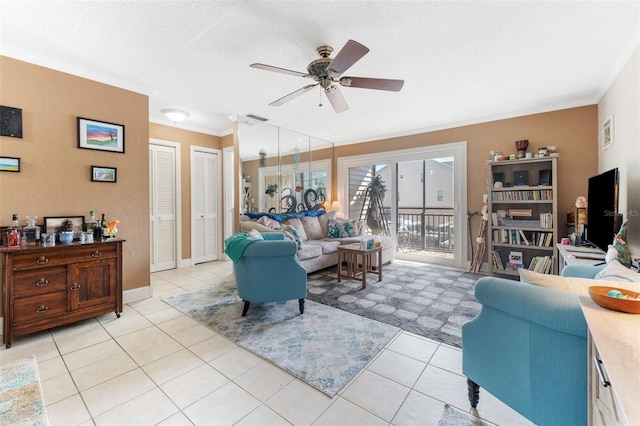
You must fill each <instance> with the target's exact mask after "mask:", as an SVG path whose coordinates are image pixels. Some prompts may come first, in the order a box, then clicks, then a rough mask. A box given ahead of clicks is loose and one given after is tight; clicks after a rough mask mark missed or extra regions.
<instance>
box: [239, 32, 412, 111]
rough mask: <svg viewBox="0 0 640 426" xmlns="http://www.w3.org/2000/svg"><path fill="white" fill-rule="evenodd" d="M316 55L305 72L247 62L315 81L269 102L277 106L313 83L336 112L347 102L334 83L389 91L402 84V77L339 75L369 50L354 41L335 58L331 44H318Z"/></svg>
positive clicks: (342, 109)
mask: <svg viewBox="0 0 640 426" xmlns="http://www.w3.org/2000/svg"><path fill="white" fill-rule="evenodd" d="M317 51H318V54H319V55H320V58H319V59H316V60H315V61H312V62H311V63H310V64H309V65H307V73H303V72H298V71H292V70H288V69H285V68H279V67H274V66H271V65H265V64H251V65H250V66H251V67H253V68H258V69H261V70H266V71H273V72H279V73H282V74H289V75H295V76H297V77H305V78H311V79H313V80H315V81H316V82H317V83H315V84H309V85H307V86H304V87H303V88H301V89H298V90H296V91H294V92H291V93H289V94H288V95H286V96H283V97H282V98H280V99H278V100H276V101H274V102H271V103H270V104H269V105H272V106H280V105H282V104H284V103H286V102H289V101H290V100H292V99H294V98H296V97H298V96H300V95H302V94H303V93H306V92H308V91H309V90H311V89H313V88H314V87H316V86H320V87H321V88H322V89H324V92H325V94H326V95H327V98H328V99H329V102H331V106H332V107H333V109H334V111H335V112H336V113H340V112H344V111H346V110H348V109H349V105H347V102H346V101H345V99H344V97H343V96H342V93H341V92H340V90H339V89H338V84H339V85H340V86H343V87H357V88H361V89H375V90H389V91H392V92H399V91H400V89H402V86H403V85H404V80H391V79H385V78H367V77H340V76H341V75H342V73H344V72H345V71H346V70H348V69H349V68H350V67H351V66H352V65H353V64H355V63H356V62H358V61H359V60H360V58H362V57H363V56H364V55H366V54H367V53H368V52H369V48H368V47H366V46H364V45H362V44H360V43H358V42H357V41H354V40H349V41H348V42H347V44H345V45H344V47H343V48H342V49H341V50H340V51H339V52H338V54H337V55H336V57H335V58H330V57H329V56H331V53H332V52H333V47H331V46H320V47H318V49H317Z"/></svg>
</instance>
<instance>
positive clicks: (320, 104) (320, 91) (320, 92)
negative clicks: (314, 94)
mask: <svg viewBox="0 0 640 426" xmlns="http://www.w3.org/2000/svg"><path fill="white" fill-rule="evenodd" d="M318 93H319V94H320V103H319V104H318V106H319V107H321V106H322V89H320V90H319V91H318Z"/></svg>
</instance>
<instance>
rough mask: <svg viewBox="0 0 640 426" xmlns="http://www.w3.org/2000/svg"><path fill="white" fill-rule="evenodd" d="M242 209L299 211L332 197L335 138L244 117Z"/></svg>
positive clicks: (241, 131) (241, 125) (240, 136)
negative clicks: (331, 139) (329, 140)
mask: <svg viewBox="0 0 640 426" xmlns="http://www.w3.org/2000/svg"><path fill="white" fill-rule="evenodd" d="M238 142H239V152H240V168H241V176H242V179H241V184H240V194H241V195H242V199H241V210H242V213H247V212H270V213H278V214H281V213H294V212H299V211H304V210H318V209H321V208H326V206H327V205H328V204H330V203H331V199H330V195H331V194H330V189H331V167H332V161H333V144H332V143H331V142H327V141H325V140H322V139H318V138H314V137H311V136H309V135H304V134H302V133H298V132H294V131H291V130H288V129H283V128H281V127H277V126H273V125H270V124H267V123H264V122H259V121H257V120H253V119H250V118H247V117H242V118H241V119H240V120H239V125H238Z"/></svg>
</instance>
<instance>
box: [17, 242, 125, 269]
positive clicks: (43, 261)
mask: <svg viewBox="0 0 640 426" xmlns="http://www.w3.org/2000/svg"><path fill="white" fill-rule="evenodd" d="M116 254H117V251H116V246H115V244H95V245H87V246H83V245H76V246H74V247H73V250H70V249H69V250H66V249H63V250H54V251H37V252H31V253H20V254H16V255H15V256H14V258H13V267H14V269H17V270H21V269H27V268H46V267H49V266H52V265H66V264H68V263H73V262H84V261H87V260H96V259H103V258H111V257H114V256H116Z"/></svg>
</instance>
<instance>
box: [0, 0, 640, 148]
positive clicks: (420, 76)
mask: <svg viewBox="0 0 640 426" xmlns="http://www.w3.org/2000/svg"><path fill="white" fill-rule="evenodd" d="M0 6H1V10H2V14H1V17H0V24H1V27H0V37H1V38H0V53H1V54H3V55H6V56H11V57H14V58H17V59H22V60H26V61H29V62H33V63H37V64H40V65H44V66H47V67H50V68H54V69H58V70H61V71H65V72H69V73H72V74H76V75H80V76H83V77H87V78H91V79H94V80H98V81H101V82H105V83H108V84H112V85H116V86H119V87H124V88H126V89H130V90H134V91H137V92H141V93H145V94H147V95H149V116H150V120H151V121H154V122H159V123H164V124H171V123H170V122H169V121H168V120H167V119H166V118H165V117H164V116H163V115H162V113H161V110H162V109H165V108H178V109H184V110H186V111H188V112H189V113H190V117H189V118H188V119H187V120H186V121H185V122H183V123H181V124H179V125H178V126H180V127H184V128H186V129H191V130H197V131H202V132H206V133H210V134H214V135H219V136H221V135H224V134H228V133H229V132H230V129H231V127H232V124H231V121H229V119H228V116H231V115H243V114H255V115H258V116H262V117H266V118H268V119H269V123H270V124H275V125H279V126H282V127H285V128H287V129H291V130H295V131H299V132H302V133H305V134H309V135H312V136H315V137H318V138H321V139H325V140H328V141H331V142H335V143H336V144H342V143H349V142H354V141H363V140H371V139H377V138H380V137H385V136H391V135H400V134H410V133H418V132H421V131H427V130H432V129H438V128H445V127H450V126H454V125H460V124H466V123H473V122H480V121H486V120H491V119H498V118H504V117H511V116H516V115H521V114H528V113H535V112H542V111H549V110H554V109H561V108H567V107H573V106H580V105H588V104H593V103H596V102H598V100H599V99H600V97H601V95H602V94H603V93H604V91H605V90H606V89H607V87H608V86H609V84H611V82H612V81H613V78H614V77H615V75H616V74H617V72H618V71H619V70H620V68H621V67H622V65H624V62H625V61H626V60H627V59H628V57H629V55H630V53H631V52H632V51H633V48H635V46H637V44H638V41H639V40H640V36H639V27H638V23H639V22H640V3H639V2H638V1H626V2H622V1H614V2H582V1H580V2H577V1H567V2H559V1H550V2H538V1H535V2H529V1H512V2H504V1H500V2H484V1H483V2H450V1H447V2H436V1H427V2H418V1H414V2H395V1H393V2H392V1H388V2H379V1H378V2H362V1H361V2H357V1H349V2H346V1H333V2H325V1H322V2H281V1H274V2H262V1H260V2H253V1H233V2H231V1H215V2H214V1H118V2H115V1H107V2H105V1H100V2H98V1H82V2H73V1H42V2H35V1H19V0H10V1H8V0H1V1H0ZM349 39H353V40H356V41H358V42H360V43H362V44H364V45H366V46H367V47H369V49H370V52H369V53H368V54H367V55H365V56H364V57H363V58H362V59H361V60H360V61H359V62H357V63H356V64H355V65H354V66H352V67H351V68H350V69H349V70H348V71H347V72H345V73H344V75H351V76H362V77H379V78H398V79H404V80H405V85H404V88H403V89H402V91H400V92H398V93H395V92H385V91H376V90H367V89H357V88H341V91H342V94H343V95H344V97H345V99H346V100H347V102H348V104H349V106H350V109H349V110H348V111H346V112H344V113H341V114H336V113H334V112H333V110H332V108H331V105H330V104H329V102H328V101H327V99H326V97H324V95H322V96H321V93H320V90H319V89H315V90H312V91H311V92H309V93H306V94H304V95H302V96H300V97H298V98H296V99H294V100H292V101H290V102H288V103H286V104H285V105H282V106H279V107H272V106H269V105H268V104H269V103H270V102H273V101H274V100H276V99H278V98H280V97H282V96H284V95H286V94H288V93H290V92H292V91H294V90H297V89H299V88H301V87H303V86H304V85H306V84H309V83H311V82H312V81H311V80H308V79H303V78H300V77H294V76H290V75H284V74H278V73H272V72H267V71H263V70H257V69H253V68H250V67H249V64H251V63H254V62H261V63H265V64H269V65H274V66H278V67H282V68H287V69H292V70H296V71H301V72H306V66H307V64H308V63H309V62H311V61H312V60H314V59H316V58H317V57H318V56H317V54H316V48H317V47H318V46H320V45H325V44H328V45H331V46H333V47H334V49H335V51H334V55H335V52H337V51H338V50H339V49H340V48H341V47H342V46H343V45H344V44H345V43H346V42H347V40H349ZM319 103H322V104H323V106H322V107H320V106H319Z"/></svg>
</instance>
